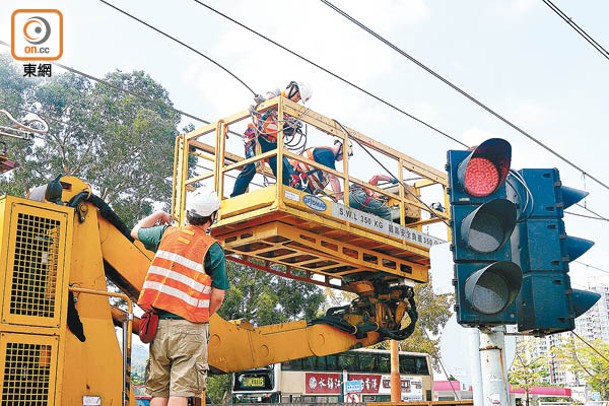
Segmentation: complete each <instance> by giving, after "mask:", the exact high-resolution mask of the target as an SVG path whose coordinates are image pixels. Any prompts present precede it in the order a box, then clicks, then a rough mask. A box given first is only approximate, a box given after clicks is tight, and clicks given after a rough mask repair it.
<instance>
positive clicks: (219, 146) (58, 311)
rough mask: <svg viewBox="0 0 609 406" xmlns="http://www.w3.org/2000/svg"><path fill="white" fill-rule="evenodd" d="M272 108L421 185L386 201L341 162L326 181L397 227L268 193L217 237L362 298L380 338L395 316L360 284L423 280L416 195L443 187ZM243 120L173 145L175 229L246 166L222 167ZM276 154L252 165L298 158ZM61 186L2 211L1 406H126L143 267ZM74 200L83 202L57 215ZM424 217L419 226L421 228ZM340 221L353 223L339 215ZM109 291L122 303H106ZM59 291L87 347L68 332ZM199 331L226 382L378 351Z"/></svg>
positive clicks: (116, 234) (76, 183)
mask: <svg viewBox="0 0 609 406" xmlns="http://www.w3.org/2000/svg"><path fill="white" fill-rule="evenodd" d="M269 108H276V109H278V110H279V114H280V115H282V114H290V115H292V116H294V117H298V119H300V120H302V121H304V122H307V123H308V124H310V125H311V126H315V127H316V128H319V129H320V130H321V131H323V132H324V133H326V134H330V135H332V136H335V137H339V138H342V139H343V141H346V140H347V138H352V139H355V140H357V141H358V142H361V143H363V145H366V146H367V147H369V148H371V149H373V150H375V151H379V152H381V153H384V154H385V155H387V156H390V157H391V158H392V159H394V161H395V162H396V164H397V168H396V171H397V172H396V173H397V174H398V176H399V178H400V179H404V178H405V176H406V172H408V173H411V172H412V173H415V174H417V176H418V177H419V180H418V181H417V182H415V183H414V184H411V185H405V184H401V185H399V187H398V188H397V189H394V190H392V191H387V190H386V189H382V188H379V187H376V186H372V185H368V184H366V183H365V182H363V181H360V180H358V179H356V178H355V177H350V176H349V170H348V163H347V162H344V163H343V168H342V170H341V171H332V170H330V171H332V172H334V173H335V174H336V176H338V177H340V179H342V182H343V183H344V184H345V185H348V184H350V183H352V182H356V183H360V184H366V185H367V186H369V187H370V188H371V189H372V190H375V191H377V192H378V193H382V194H387V195H390V196H389V197H390V198H392V199H394V200H395V202H396V207H397V208H399V210H398V211H399V218H400V220H399V221H398V222H396V223H391V222H387V221H386V220H384V221H380V219H372V221H373V222H374V221H378V223H377V224H368V223H367V221H363V222H357V221H354V220H353V218H352V217H349V216H356V215H361V213H360V212H358V211H353V210H349V209H348V207H347V206H346V205H339V204H338V203H336V202H334V201H331V200H329V199H327V198H326V197H324V196H321V197H320V196H313V195H310V194H307V193H304V192H302V191H299V190H296V189H292V188H288V187H286V186H284V185H282V183H281V181H279V182H277V184H274V185H270V186H267V187H263V188H260V189H259V190H251V191H250V192H249V193H247V194H245V195H243V196H239V197H236V198H223V201H222V208H221V217H220V220H219V222H218V224H217V225H216V226H215V227H214V236H215V237H216V238H217V239H218V241H219V242H220V243H221V244H222V245H223V247H224V248H225V250H226V252H227V255H228V259H231V260H233V261H236V262H239V263H243V264H246V265H251V266H254V267H256V268H259V269H264V270H267V271H269V272H274V273H277V274H280V275H282V276H285V277H290V278H294V279H299V280H302V281H306V282H311V283H316V284H319V285H324V286H331V287H335V288H339V289H344V290H349V291H352V292H354V293H356V294H359V295H360V296H362V297H364V296H365V297H366V298H367V300H369V301H370V303H372V304H371V305H370V306H372V307H374V309H373V310H374V311H376V314H377V320H376V323H377V325H378V326H379V327H380V326H382V325H383V324H384V323H386V322H387V321H389V323H393V324H396V323H397V325H398V328H399V324H400V322H401V318H402V316H403V315H404V311H405V310H404V305H403V303H402V304H399V305H396V306H394V307H391V305H386V304H382V303H381V302H382V300H385V301H386V302H387V303H389V302H392V303H393V302H395V303H397V302H399V301H398V300H395V298H392V297H391V295H390V294H388V295H385V296H387V297H385V298H384V299H381V298H380V296H382V295H378V292H376V291H375V290H374V287H371V288H370V286H371V285H369V284H367V282H368V279H370V278H373V277H376V276H378V275H380V276H381V279H382V280H383V281H384V283H386V284H388V285H392V286H393V285H396V286H398V285H400V286H401V284H402V283H403V281H406V282H407V283H411V284H412V283H414V282H415V281H418V282H425V281H427V268H428V265H429V254H428V252H429V247H430V246H431V245H433V244H435V243H438V242H440V240H439V239H437V238H434V237H431V236H429V235H427V234H425V233H423V232H422V231H421V229H422V226H423V225H425V224H430V223H434V222H437V221H441V220H443V219H445V218H446V215H445V214H444V213H443V212H437V211H434V210H431V209H429V208H428V207H427V206H426V205H424V204H422V203H421V202H420V200H418V196H419V195H420V191H421V189H422V188H425V187H428V186H430V185H439V186H440V187H441V188H443V187H445V186H446V180H445V178H444V176H443V174H442V173H441V172H439V171H436V170H434V169H432V168H429V167H427V166H425V165H423V164H422V163H420V162H418V161H416V160H414V159H412V158H409V157H407V156H405V155H404V154H401V153H399V152H398V151H394V150H391V149H390V148H387V147H384V146H383V145H381V144H379V143H376V142H374V141H373V140H371V139H369V138H367V137H365V136H363V135H361V134H359V133H357V132H355V131H352V130H348V129H344V128H343V127H342V126H340V127H338V126H337V125H336V124H335V123H333V122H332V121H331V120H329V119H327V118H324V117H323V116H321V115H319V114H317V113H314V112H312V111H310V110H306V111H305V110H302V108H301V107H300V106H298V105H296V104H294V103H291V102H289V101H287V100H285V99H283V98H276V99H273V100H271V101H269V102H266V103H265V104H263V105H261V106H259V109H260V110H264V109H269ZM248 119H249V113H248V112H247V111H244V112H242V113H238V114H236V115H234V116H232V117H230V118H227V119H224V120H220V121H218V122H217V123H215V124H213V125H210V126H207V127H204V128H202V129H200V130H197V131H195V132H193V133H189V134H185V135H183V136H180V137H178V139H177V142H176V166H175V176H174V193H173V202H172V214H173V216H174V218H175V219H176V220H177V222H178V223H183V222H184V214H185V211H184V202H185V198H186V191H187V189H188V188H190V187H193V186H195V185H196V184H197V182H200V181H203V180H206V179H208V180H210V181H211V182H213V185H214V186H215V187H216V189H217V190H218V191H219V194H220V196H222V197H224V195H225V193H224V190H225V188H226V185H225V184H224V182H225V178H226V176H227V175H228V174H229V172H237V171H238V170H239V168H240V166H241V165H243V163H244V162H245V163H248V162H253V161H254V160H255V159H253V158H250V159H249V160H243V159H242V158H241V157H238V156H233V155H231V154H230V153H228V152H227V151H225V149H224V146H223V145H224V141H225V136H226V134H227V132H228V131H229V125H230V124H231V123H238V122H240V121H244V120H248ZM203 138H208V139H209V140H210V142H209V143H205V142H204V140H202V139H203ZM281 142H282V141H281V138H280V141H279V143H280V148H279V149H278V150H277V151H273V152H270V153H266V154H263V155H262V156H263V157H264V156H265V155H266V156H267V157H268V156H269V155H272V154H279V155H280V158H281V157H282V155H285V156H288V157H289V158H291V159H303V158H301V157H300V156H299V155H296V154H294V153H291V152H289V151H287V150H286V151H283V150H282V149H281V146H282V145H281ZM192 157H195V158H196V159H199V160H200V159H204V160H205V159H207V160H210V161H211V162H212V163H213V168H212V169H211V171H209V173H201V174H194V175H192V176H191V175H186V174H192V171H190V168H189V166H188V165H189V164H188V162H189V161H192V159H191V158H192ZM256 159H259V157H257V158H256ZM280 161H281V159H280ZM311 164H312V165H316V163H315V162H311ZM279 173H281V171H279ZM61 186H62V190H63V194H62V196H61V199H60V200H61V201H60V203H61V204H55V203H50V202H46V201H44V202H38V201H33V200H29V199H25V198H18V197H11V196H4V197H1V198H0V250H1V251H0V252H1V256H0V275H1V276H0V281H1V282H2V283H1V286H2V289H3V292H2V307H1V311H2V315H1V327H0V367H2V368H1V369H2V370H3V371H4V372H3V373H1V374H0V385H1V387H2V391H1V392H0V404H2V405H22V404H28V405H85V404H87V405H97V404H99V405H119V404H123V405H135V402H134V399H133V397H132V396H131V389H130V370H129V365H130V349H131V331H132V329H133V331H134V332H137V331H138V320H137V318H135V319H134V318H133V312H132V308H131V304H132V303H133V302H135V301H136V300H137V297H138V295H139V291H140V289H141V286H142V284H143V281H144V278H145V275H146V272H147V269H148V266H149V264H150V261H151V259H152V257H153V255H154V254H153V253H152V252H149V251H147V250H145V249H144V248H143V246H142V245H141V244H140V243H134V242H133V241H131V239H130V238H129V236H128V233H126V232H125V230H122V231H121V230H120V227H118V226H117V224H116V223H115V222H113V221H111V219H110V220H109V219H108V217H107V216H106V215H105V213H104V211H105V210H101V209H100V207H99V205H98V204H96V203H95V202H94V201H93V200H92V199H90V198H89V197H90V196H91V195H92V193H91V188H90V186H89V185H87V184H86V183H85V182H83V181H81V180H79V179H77V178H73V177H63V178H61ZM78 196H85V198H83V199H81V200H78V201H77V202H76V203H75V204H68V202H70V203H72V202H74V201H75V199H76V198H77V197H78ZM346 199H348V194H347V197H346ZM320 202H321V203H320ZM421 211H427V212H428V214H427V215H421ZM347 212H348V213H351V214H350V215H349V216H347V215H345V213H347ZM362 218H370V217H362ZM107 279H109V280H111V281H112V282H113V283H114V284H115V285H116V286H118V288H119V289H120V290H121V291H122V293H113V292H111V291H108V288H107ZM70 292H71V294H72V295H73V297H74V299H75V300H74V309H75V310H76V311H77V312H78V315H79V318H80V321H81V322H82V329H83V332H84V336H85V340H84V341H81V340H79V339H78V338H77V337H76V335H75V334H73V333H72V332H71V331H70V330H69V329H68V328H67V323H68V314H69V307H70V306H69V305H70V304H71V303H70V302H69V294H70ZM376 295H378V296H379V297H375V296H376ZM112 296H114V297H117V298H120V299H123V300H124V301H125V302H126V303H127V306H128V310H126V311H125V310H120V309H119V308H117V307H114V306H112V305H111V303H110V301H109V297H112ZM372 299H374V300H372ZM383 303H384V302H383ZM395 303H394V304H395ZM400 303H401V302H400ZM381 314H382V317H381ZM345 318H346V320H348V321H349V322H353V323H354V324H356V323H357V322H360V321H361V320H362V318H363V315H361V314H357V312H355V313H353V314H349V315H347V316H345ZM117 325H118V326H122V328H123V330H122V331H123V339H122V340H119V339H118V338H117V333H116V331H115V326H117ZM210 328H211V338H210V343H209V363H210V366H211V367H213V368H215V369H216V370H219V371H224V372H231V371H238V370H243V369H248V368H253V367H257V366H263V365H268V364H271V363H276V362H281V361H284V360H291V359H297V358H303V357H307V356H310V355H327V354H333V353H338V352H341V351H345V350H347V349H351V348H357V347H363V346H369V345H372V344H375V343H377V342H379V341H381V340H383V339H385V337H384V336H383V334H381V333H380V332H379V331H369V332H367V333H366V334H357V335H356V334H354V332H347V331H343V330H340V329H337V328H335V327H334V326H332V325H329V324H323V323H322V324H310V323H307V322H306V321H294V322H289V323H283V324H278V325H271V326H260V327H257V326H256V327H255V326H252V325H251V324H250V323H249V322H247V321H245V320H240V321H226V320H223V319H221V318H220V317H218V316H217V315H214V316H213V317H212V319H211V321H210ZM121 341H122V342H121Z"/></svg>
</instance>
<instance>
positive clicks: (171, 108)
mask: <svg viewBox="0 0 609 406" xmlns="http://www.w3.org/2000/svg"><path fill="white" fill-rule="evenodd" d="M100 1H101V0H100ZM0 45H4V46H7V47H10V44H9V43H7V42H5V41H2V40H0ZM50 63H52V64H53V65H56V66H59V67H60V68H62V69H65V70H67V71H68V72H72V73H75V74H77V75H80V76H83V77H85V78H87V79H89V80H92V81H94V82H97V83H101V84H103V85H105V86H108V87H110V88H112V89H115V90H118V91H120V92H123V93H127V94H130V95H131V96H134V97H137V98H139V99H143V100H147V101H148V102H150V103H160V104H161V105H162V106H163V107H165V108H167V109H169V110H171V111H173V112H174V113H178V114H181V115H183V116H185V117H188V118H191V119H193V120H196V121H199V122H201V123H204V124H210V123H211V122H210V121H207V120H205V119H202V118H201V117H197V116H195V115H193V114H190V113H186V112H185V111H183V110H180V109H177V108H175V107H173V106H171V105H169V104H167V103H164V102H162V101H161V102H160V101H159V100H156V99H152V98H150V97H149V96H148V95H146V94H143V93H139V92H134V91H132V90H129V89H125V88H123V87H121V86H118V85H115V84H114V83H111V82H109V81H107V80H104V79H100V78H98V77H95V76H93V75H90V74H88V73H85V72H82V71H80V70H78V69H75V68H72V67H69V66H66V65H63V64H61V63H59V62H50ZM36 114H39V113H36ZM41 117H43V118H49V119H50V120H52V121H57V122H59V123H62V124H64V125H67V123H64V122H63V121H61V120H58V119H56V118H53V117H49V116H42V115H41ZM228 132H229V133H230V134H233V135H236V136H238V137H241V138H243V134H239V133H237V132H234V131H230V130H229V131H228Z"/></svg>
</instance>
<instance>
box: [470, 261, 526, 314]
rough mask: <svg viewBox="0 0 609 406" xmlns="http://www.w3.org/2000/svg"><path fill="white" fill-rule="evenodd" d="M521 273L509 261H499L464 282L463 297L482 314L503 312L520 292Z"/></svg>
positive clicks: (518, 268) (517, 267) (516, 266)
mask: <svg viewBox="0 0 609 406" xmlns="http://www.w3.org/2000/svg"><path fill="white" fill-rule="evenodd" d="M521 286H522V271H521V269H520V267H519V266H518V265H516V264H515V263H513V262H511V261H499V262H494V263H493V264H491V265H489V266H487V267H485V268H483V269H479V270H478V271H476V272H474V273H473V274H472V275H470V277H469V278H467V280H466V281H465V297H466V298H467V301H468V302H469V303H470V304H471V306H472V307H473V308H474V309H475V310H476V311H477V312H479V313H482V314H497V313H500V312H502V311H503V310H505V308H506V307H508V306H509V305H510V304H511V303H512V302H513V301H514V299H516V296H518V293H519V292H520V287H521Z"/></svg>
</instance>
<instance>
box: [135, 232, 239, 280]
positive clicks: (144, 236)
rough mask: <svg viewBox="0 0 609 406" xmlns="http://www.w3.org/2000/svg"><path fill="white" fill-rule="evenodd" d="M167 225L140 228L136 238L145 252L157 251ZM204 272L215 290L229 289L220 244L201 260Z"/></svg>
mask: <svg viewBox="0 0 609 406" xmlns="http://www.w3.org/2000/svg"><path fill="white" fill-rule="evenodd" d="M167 227H169V226H167V225H163V226H154V227H148V228H140V229H139V230H138V232H137V238H138V240H140V241H141V242H142V244H144V247H146V249H147V250H150V251H154V252H156V251H157V250H158V249H159V244H160V243H161V238H162V237H163V233H164V232H165V230H166V229H167ZM203 267H204V268H205V272H206V273H207V274H208V275H209V276H210V277H211V286H212V287H214V288H216V289H222V290H227V289H229V288H230V284H229V283H228V276H227V274H226V261H225V256H224V251H223V250H222V247H220V244H218V243H217V242H216V243H213V244H212V245H211V246H210V247H209V250H207V254H205V259H204V260H203Z"/></svg>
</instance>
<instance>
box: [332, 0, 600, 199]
mask: <svg viewBox="0 0 609 406" xmlns="http://www.w3.org/2000/svg"><path fill="white" fill-rule="evenodd" d="M544 1H546V0H544ZM321 2H322V3H324V4H325V5H327V6H328V7H330V8H331V9H332V10H334V11H336V12H337V13H339V14H340V15H342V16H343V17H345V18H346V19H348V20H349V21H351V22H352V23H353V24H355V25H357V26H358V27H360V28H361V29H363V30H364V31H366V32H367V33H368V34H370V35H372V36H373V37H375V38H376V39H378V40H379V41H381V42H382V43H384V44H385V45H387V46H388V47H389V48H391V49H393V50H394V51H396V52H398V53H399V54H400V55H402V56H404V57H405V58H407V59H408V60H410V61H411V62H413V63H414V64H416V65H417V66H419V67H420V68H422V69H423V70H425V71H426V72H428V73H430V74H431V75H432V76H434V77H435V78H436V79H439V80H440V81H442V82H443V83H445V84H447V85H448V86H450V87H451V88H452V89H454V90H456V91H457V92H459V93H460V94H461V95H463V96H464V97H466V98H467V99H469V100H470V101H472V102H474V103H475V104H477V105H478V106H479V107H481V108H482V109H484V110H486V111H487V112H488V113H490V114H492V115H493V116H495V117H496V118H498V119H499V120H501V121H503V122H504V123H505V124H507V125H508V126H510V127H512V128H513V129H514V130H516V131H518V132H519V133H521V134H522V135H524V136H525V137H527V138H528V139H529V140H531V141H533V142H534V143H536V144H537V145H539V146H540V147H542V148H543V149H545V150H546V151H548V152H550V153H551V154H553V155H554V156H556V157H558V158H559V159H561V160H562V161H563V162H565V163H567V164H568V165H570V166H571V167H573V168H575V169H577V170H578V171H580V172H581V173H582V174H584V175H586V176H588V177H589V178H590V179H592V180H594V181H595V182H596V183H598V184H599V185H601V186H603V187H604V188H605V189H607V190H609V185H607V184H606V183H604V182H602V181H601V180H600V179H598V178H596V177H595V176H592V175H591V174H590V173H588V172H587V171H585V170H584V169H583V168H581V167H579V166H578V165H576V164H575V163H573V162H571V161H570V160H568V159H567V158H565V157H564V156H562V155H560V154H559V153H557V152H556V151H554V150H553V149H551V148H550V147H548V146H547V145H545V144H544V143H543V142H541V141H539V140H538V139H537V138H535V137H533V136H532V135H531V134H529V133H528V132H526V131H524V130H523V129H522V128H520V127H518V126H517V125H516V124H514V123H512V122H511V121H510V120H508V119H507V118H505V117H504V116H502V115H501V114H499V113H497V112H496V111H495V110H493V109H491V108H490V107H488V106H487V105H486V104H484V103H482V102H481V101H479V100H478V99H476V98H475V97H474V96H472V95H470V94H469V93H468V92H466V91H465V90H463V89H461V88H460V87H458V86H457V85H455V84H454V83H452V82H451V81H449V80H448V79H446V78H444V77H443V76H441V75H440V74H439V73H437V72H435V71H434V70H432V69H431V68H429V67H427V66H426V65H424V64H423V63H421V62H419V61H418V60H417V59H415V58H414V57H412V56H411V55H409V54H407V53H406V52H404V51H403V50H402V49H400V48H399V47H398V46H396V45H394V44H393V43H391V42H390V41H388V40H387V39H385V38H384V37H382V36H381V35H379V34H378V33H376V32H375V31H373V30H372V29H370V28H368V27H367V26H366V25H364V24H362V23H361V22H360V21H358V20H357V19H355V18H353V17H351V16H350V15H349V14H347V13H346V12H344V11H343V10H341V9H340V8H338V7H336V6H335V5H334V4H332V3H330V2H329V1H328V0H321ZM546 2H547V1H546Z"/></svg>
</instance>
